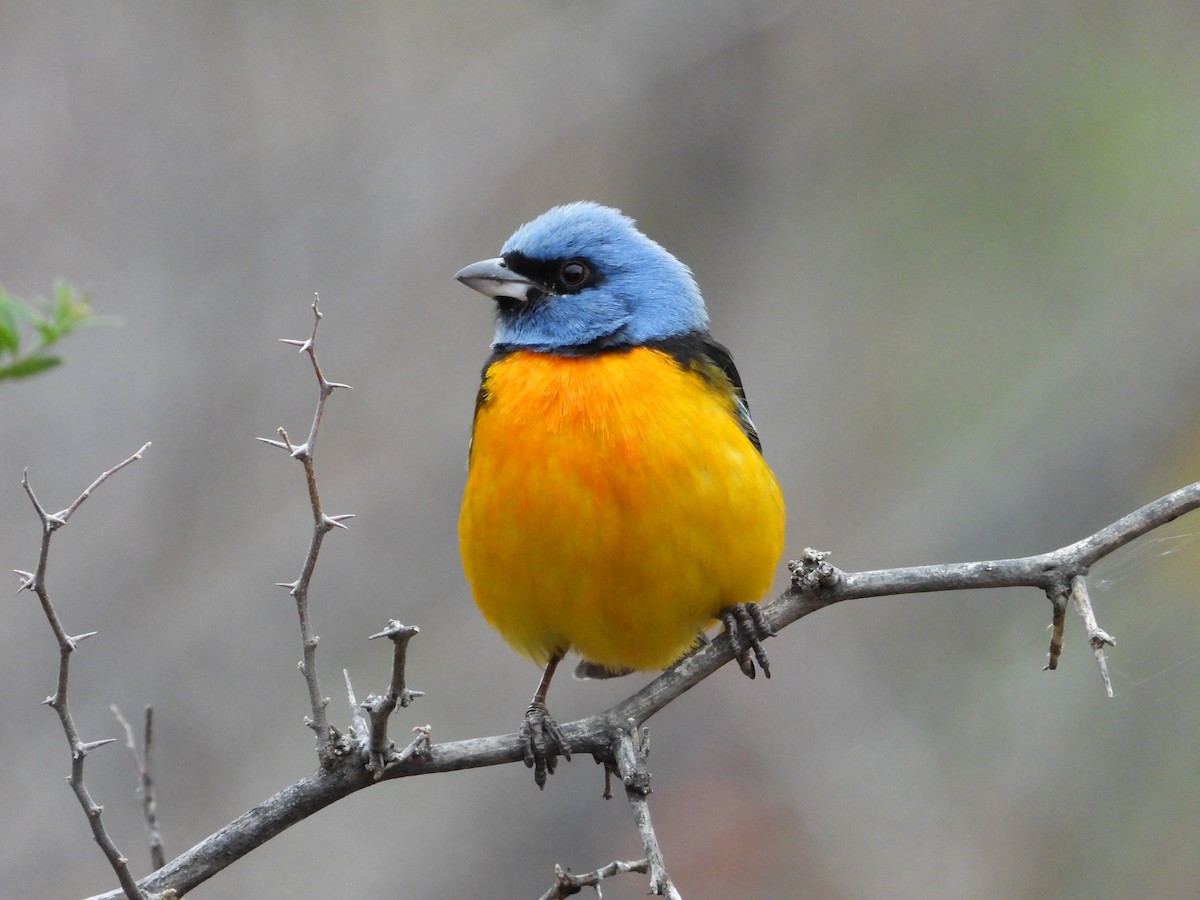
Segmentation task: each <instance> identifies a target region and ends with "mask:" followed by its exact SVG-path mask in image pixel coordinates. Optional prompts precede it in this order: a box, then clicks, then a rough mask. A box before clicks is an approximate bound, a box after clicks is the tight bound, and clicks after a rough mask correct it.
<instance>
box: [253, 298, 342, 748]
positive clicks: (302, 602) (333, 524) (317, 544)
mask: <svg viewBox="0 0 1200 900" xmlns="http://www.w3.org/2000/svg"><path fill="white" fill-rule="evenodd" d="M319 303H320V298H319V297H317V298H316V299H314V300H313V304H312V311H313V326H312V333H311V334H310V335H309V336H308V337H307V338H306V339H304V340H300V341H297V340H289V339H286V338H282V339H281V341H282V342H283V343H285V344H289V345H291V346H293V347H298V348H299V349H300V352H301V353H306V354H308V358H309V361H310V362H311V363H312V368H313V373H314V374H315V375H316V378H317V389H318V392H317V405H316V410H315V412H314V413H313V420H312V425H311V426H310V427H309V431H308V438H307V439H306V440H305V441H304V443H303V444H300V445H299V446H296V445H294V444H293V443H292V441H291V439H290V438H289V437H288V434H287V432H286V431H285V430H284V429H283V428H279V429H278V434H279V436H280V438H282V440H281V441H274V440H268V439H267V438H258V440H260V441H262V442H263V443H264V444H268V445H269V446H272V447H278V448H280V449H283V450H286V451H287V452H288V453H289V454H290V455H291V456H292V458H293V459H298V460H300V462H301V464H302V465H303V466H304V478H305V481H306V483H307V485H308V499H309V504H310V506H311V507H312V517H313V530H312V537H311V538H310V540H309V544H308V553H307V554H306V555H305V558H304V564H303V566H302V567H301V571H300V577H298V578H297V579H296V580H295V581H293V582H288V583H281V584H280V585H279V586H280V587H286V588H287V589H288V592H289V593H290V594H291V595H292V597H293V598H294V599H295V601H296V614H297V616H298V617H299V620H300V642H301V647H302V652H303V658H302V660H301V662H300V672H301V673H302V674H303V675H304V681H305V684H306V685H307V687H308V700H309V705H310V708H311V710H312V718H311V719H309V720H307V724H308V725H309V727H311V728H312V730H313V731H314V732H315V733H316V736H317V757H318V759H319V760H320V761H321V763H322V764H323V765H324V764H326V763H327V762H328V761H329V759H330V755H331V754H332V753H333V752H334V749H335V743H336V741H337V737H338V735H337V732H336V731H335V730H334V729H332V728H330V726H329V720H328V716H327V714H326V707H327V706H328V704H329V700H328V698H327V697H325V696H324V694H322V692H321V683H320V679H319V678H318V677H317V644H318V642H319V641H320V638H318V637H317V635H316V634H315V633H314V632H313V627H312V617H311V615H310V613H309V608H308V590H309V585H310V584H311V583H312V574H313V570H314V569H315V568H316V565H317V557H318V555H319V554H320V552H321V544H322V543H323V542H324V540H325V535H326V534H328V533H329V532H330V531H331V530H332V529H334V528H345V527H346V525H345V522H346V520H348V519H351V518H353V516H352V515H338V516H327V515H326V514H325V513H324V511H323V510H322V508H321V495H320V492H319V491H318V490H317V472H316V463H315V460H314V458H315V455H316V449H317V435H318V433H319V431H320V428H321V419H322V418H323V417H324V415H325V401H326V400H327V399H328V398H329V395H330V394H332V393H333V392H334V390H336V389H337V388H349V385H346V384H340V383H338V382H333V381H329V380H327V379H326V378H325V374H324V372H322V371H321V365H320V363H319V362H318V361H317V329H318V328H319V327H320V325H321V310H320V308H319Z"/></svg>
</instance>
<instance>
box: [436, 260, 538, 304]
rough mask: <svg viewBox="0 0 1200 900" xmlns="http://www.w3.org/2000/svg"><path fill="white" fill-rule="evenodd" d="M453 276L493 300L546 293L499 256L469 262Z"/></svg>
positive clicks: (522, 297) (536, 295) (535, 296)
mask: <svg viewBox="0 0 1200 900" xmlns="http://www.w3.org/2000/svg"><path fill="white" fill-rule="evenodd" d="M454 277H455V278H457V279H458V280H459V281H461V282H462V283H463V284H465V285H466V286H467V287H469V288H473V289H474V290H477V291H479V293H481V294H484V295H486V296H488V297H491V298H492V299H493V300H498V299H500V298H501V297H507V298H509V299H512V300H522V301H523V300H536V299H537V298H538V297H541V296H542V295H543V294H545V293H546V292H545V291H544V290H543V289H542V288H540V287H538V286H537V285H536V284H534V283H533V282H532V281H529V280H527V279H525V278H522V277H521V276H520V275H517V274H516V273H514V272H513V271H512V270H511V269H509V267H508V264H507V263H506V262H505V261H504V260H503V259H502V258H501V257H496V258H495V259H485V260H481V261H480V262H477V263H471V265H469V266H467V267H466V268H465V269H460V270H459V272H458V274H457V275H455V276H454Z"/></svg>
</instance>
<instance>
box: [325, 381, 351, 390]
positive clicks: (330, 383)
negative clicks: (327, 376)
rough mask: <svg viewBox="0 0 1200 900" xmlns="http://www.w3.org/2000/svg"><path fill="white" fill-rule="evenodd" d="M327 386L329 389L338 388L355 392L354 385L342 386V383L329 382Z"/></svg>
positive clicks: (326, 383)
mask: <svg viewBox="0 0 1200 900" xmlns="http://www.w3.org/2000/svg"><path fill="white" fill-rule="evenodd" d="M325 386H326V387H329V388H333V389H335V390H336V389H337V388H345V389H346V390H348V391H352V390H354V385H351V384H342V383H341V382H340V381H327V382H325Z"/></svg>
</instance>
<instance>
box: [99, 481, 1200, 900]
mask: <svg viewBox="0 0 1200 900" xmlns="http://www.w3.org/2000/svg"><path fill="white" fill-rule="evenodd" d="M1198 506H1200V482H1198V483H1196V484H1193V485H1190V486H1189V487H1186V488H1182V489H1180V490H1178V491H1175V492H1174V493H1172V494H1168V495H1167V496H1166V497H1163V498H1161V499H1160V500H1156V501H1155V502H1154V503H1151V504H1149V505H1147V506H1144V507H1142V508H1141V509H1139V510H1137V511H1136V512H1134V513H1131V514H1130V515H1128V516H1125V517H1124V518H1122V519H1121V520H1119V521H1118V522H1115V523H1113V524H1112V525H1110V526H1108V527H1107V528H1104V529H1102V530H1101V531H1099V532H1097V533H1096V534H1094V535H1092V536H1091V537H1088V538H1085V539H1084V540H1082V541H1079V542H1077V543H1075V544H1071V545H1070V546H1068V547H1064V548H1062V549H1060V550H1054V551H1051V552H1050V553H1045V554H1041V555H1039V556H1030V557H1025V558H1023V559H1009V560H994V561H989V562H974V563H958V564H954V565H948V566H920V567H913V568H901V569H889V570H879V571H872V572H860V573H845V572H841V571H839V570H838V569H836V568H834V567H833V566H831V565H830V564H829V563H828V562H827V561H826V557H827V556H828V554H826V553H819V552H816V551H805V554H804V556H803V558H802V559H801V560H799V561H797V562H796V563H793V564H792V568H793V584H792V587H791V588H789V589H788V590H786V591H785V592H784V593H783V594H781V595H780V596H779V597H777V598H776V599H775V600H773V601H771V602H770V603H768V604H765V605H764V607H763V610H764V612H765V614H766V616H767V619H768V621H769V622H770V623H771V625H772V626H774V627H775V628H776V629H782V628H784V627H786V626H787V625H789V624H791V623H792V622H795V621H797V620H799V619H801V618H803V617H805V616H807V615H810V614H811V613H814V612H816V611H817V610H819V609H824V608H825V607H827V606H832V605H833V604H835V603H840V602H842V601H843V600H850V599H854V598H859V597H881V596H887V595H895V594H908V593H921V592H930V591H946V590H963V589H967V588H999V587H1022V586H1024V587H1033V588H1037V589H1039V590H1041V591H1046V592H1048V591H1051V590H1054V591H1057V590H1060V589H1061V588H1062V587H1063V586H1064V585H1065V587H1066V589H1067V591H1068V593H1069V592H1070V585H1071V580H1072V579H1073V578H1075V577H1076V576H1080V577H1082V576H1084V575H1086V572H1087V569H1088V567H1089V566H1091V565H1093V564H1094V563H1095V562H1097V561H1098V560H1099V559H1102V558H1103V557H1104V556H1106V555H1107V554H1109V553H1112V552H1113V551H1114V550H1116V549H1118V548H1119V547H1122V546H1124V545H1125V544H1127V543H1129V542H1130V541H1132V540H1134V539H1135V538H1137V537H1140V536H1141V535H1143V534H1145V533H1147V532H1148V531H1150V530H1152V529H1154V528H1157V527H1159V526H1161V525H1164V524H1166V523H1167V522H1171V521H1173V520H1174V519H1176V518H1178V517H1179V516H1181V515H1183V514H1184V513H1187V512H1189V511H1191V510H1193V509H1196V508H1197V507H1198ZM1088 627H1089V628H1090V627H1091V626H1090V625H1088ZM733 658H734V652H733V649H732V647H731V646H730V642H729V640H728V639H727V638H726V637H725V636H724V635H719V636H717V637H715V638H713V639H712V640H711V641H710V642H709V643H707V644H705V645H704V646H702V647H701V648H700V649H698V650H697V651H695V652H694V653H692V654H690V655H689V656H687V657H685V658H684V659H682V660H680V661H679V662H678V663H676V665H674V666H673V667H672V668H670V669H668V670H667V671H666V672H663V673H662V674H661V675H659V676H658V677H657V678H655V679H654V680H653V681H652V682H650V683H649V684H648V685H646V686H645V687H644V688H642V689H641V690H639V691H638V692H637V693H635V694H633V695H632V696H631V697H628V698H627V699H625V700H622V701H621V702H620V703H617V704H616V705H615V706H612V707H610V708H609V709H607V710H605V711H604V712H602V713H599V714H597V715H594V716H589V717H588V718H585V719H580V720H577V721H575V722H569V723H566V724H564V725H562V726H561V727H562V732H563V735H564V737H565V739H566V741H567V743H568V744H569V745H570V747H571V750H572V752H574V753H579V754H585V753H590V754H592V755H593V756H595V757H597V758H599V759H612V758H613V757H614V752H615V748H616V747H617V746H618V745H619V743H620V742H621V741H622V740H624V739H626V737H627V736H628V734H629V728H630V724H629V723H630V722H633V723H634V724H635V725H636V726H641V725H642V724H644V723H645V722H646V721H647V720H648V719H649V718H650V717H651V716H653V715H654V714H655V713H656V712H658V711H659V710H661V709H662V708H663V707H665V706H667V705H668V704H670V703H671V702H672V701H673V700H675V699H676V698H678V697H679V696H681V695H682V694H683V693H684V692H686V691H688V690H690V689H691V688H693V687H695V686H696V685H697V684H699V683H700V682H701V681H703V680H704V679H705V678H707V677H708V676H709V675H711V674H713V673H714V672H716V671H717V670H718V669H720V668H721V667H722V666H724V665H725V664H726V663H728V662H729V661H730V660H732V659H733ZM420 739H421V735H420V734H418V740H417V741H414V744H415V745H419V743H420ZM410 746H412V745H410ZM406 750H407V748H406ZM418 750H419V752H412V753H408V754H407V756H405V752H402V753H401V754H400V755H401V756H405V758H404V759H403V760H402V761H398V762H393V763H391V764H390V765H388V767H387V770H386V771H385V772H384V774H383V777H382V778H381V779H379V780H381V781H387V780H390V779H393V778H407V777H412V776H416V775H427V774H433V773H436V772H453V771H458V770H460V769H474V768H481V767H485V766H495V765H505V764H508V763H515V762H518V761H523V760H524V742H523V741H522V740H521V738H520V736H519V735H517V734H515V733H512V734H504V735H494V736H492V737H486V738H472V739H469V740H463V741H452V742H447V743H442V744H432V745H429V746H426V747H424V748H420V747H418ZM374 783H376V779H375V778H374V777H373V775H372V774H371V773H370V772H369V771H368V770H367V769H366V767H365V766H364V765H362V764H361V763H360V762H359V761H358V760H357V758H355V757H354V756H353V754H350V755H347V756H346V757H344V758H343V759H342V760H341V762H340V764H339V765H333V766H330V767H329V768H328V769H327V770H324V771H320V772H317V773H316V774H314V775H311V776H309V777H308V778H305V779H303V780H302V781H300V782H297V783H296V784H294V785H292V786H291V787H288V788H285V789H284V790H283V791H281V792H280V793H278V794H276V795H275V796H274V797H272V798H270V799H268V800H266V801H264V802H263V803H262V804H260V805H258V806H256V807H255V808H254V809H252V810H251V811H250V812H248V813H246V814H244V815H242V816H241V817H239V818H238V819H236V820H235V821H233V822H231V823H230V824H229V825H227V826H225V827H224V828H222V829H221V830H220V831H218V832H217V833H216V834H214V835H212V836H211V837H209V838H207V839H206V840H204V841H202V842H201V843H200V844H198V845H196V846H195V847H193V848H192V849H191V850H189V851H187V852H186V853H184V854H182V855H181V856H179V857H177V858H176V859H174V860H172V861H171V862H169V863H168V864H167V865H166V866H165V867H164V868H162V869H160V870H159V871H158V872H155V873H153V874H152V875H150V876H149V877H148V878H145V879H143V880H142V882H141V886H142V888H143V889H145V890H149V891H155V892H161V891H164V890H166V889H173V890H175V891H176V896H178V897H182V896H183V895H184V894H185V893H187V891H189V890H191V889H192V888H194V887H195V886H196V885H198V884H200V883H201V882H203V881H205V880H207V879H208V878H211V877H212V876H213V875H214V874H216V873H217V872H218V871H220V870H221V869H223V868H224V867H225V866H227V865H229V864H230V863H232V862H234V861H235V860H237V859H239V858H241V857H242V856H243V855H245V854H246V853H248V852H250V851H251V850H253V849H254V848H255V847H258V846H260V845H261V844H263V843H265V842H266V841H268V840H270V839H271V838H272V837H274V836H275V835H276V834H278V833H279V832H281V831H283V830H284V829H285V828H287V827H289V826H291V825H293V824H295V823H296V822H299V821H301V820H303V819H305V818H307V817H308V816H310V815H312V814H313V813H315V812H317V811H318V810H320V809H323V808H324V807H326V806H329V805H330V804H332V803H335V802H337V801H338V800H340V799H342V798H343V797H345V796H347V795H349V794H351V793H354V792H355V791H358V790H361V789H362V788H365V787H369V786H370V785H372V784H374ZM118 896H119V894H116V893H110V894H106V895H103V900H116V898H117V897H118ZM95 900H100V898H95Z"/></svg>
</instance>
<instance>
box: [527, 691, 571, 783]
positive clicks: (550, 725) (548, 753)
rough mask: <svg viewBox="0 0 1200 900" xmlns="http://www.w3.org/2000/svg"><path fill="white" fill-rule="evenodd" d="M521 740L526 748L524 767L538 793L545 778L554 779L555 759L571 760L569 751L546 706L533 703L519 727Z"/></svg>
mask: <svg viewBox="0 0 1200 900" xmlns="http://www.w3.org/2000/svg"><path fill="white" fill-rule="evenodd" d="M521 740H522V742H523V743H524V745H525V766H526V767H527V768H530V769H533V780H534V781H535V782H537V786H538V788H539V789H544V788H545V787H546V777H547V776H548V775H553V774H554V768H555V766H557V765H558V757H559V756H562V757H563V758H564V759H566V760H568V761H570V759H571V748H570V746H568V744H567V740H566V738H564V737H563V733H562V731H561V730H559V727H558V723H557V722H555V721H554V719H553V718H551V716H550V711H549V710H547V709H546V704H545V703H541V702H538V701H536V700H535V701H534V702H533V703H530V704H529V709H527V710H526V711H525V721H524V722H522V723H521Z"/></svg>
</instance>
